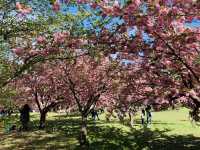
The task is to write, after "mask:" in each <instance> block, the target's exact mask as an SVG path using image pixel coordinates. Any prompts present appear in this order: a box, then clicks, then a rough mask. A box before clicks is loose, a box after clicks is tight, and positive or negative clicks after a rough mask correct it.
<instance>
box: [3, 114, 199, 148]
mask: <svg viewBox="0 0 200 150" xmlns="http://www.w3.org/2000/svg"><path fill="white" fill-rule="evenodd" d="M38 122H39V120H34V121H32V129H31V130H30V131H29V132H20V133H12V134H9V135H2V136H1V140H2V141H6V140H11V141H12V140H13V142H12V144H11V145H9V146H7V148H4V150H8V149H16V148H17V147H18V146H19V147H22V149H26V150H29V149H31V150H32V149H49V150H56V149H61V150H62V149H63V150H65V149H66V150H83V148H82V147H80V146H79V145H78V140H77V139H78V135H79V131H80V124H81V119H80V117H79V118H78V117H64V116H62V117H55V118H54V119H53V120H47V126H46V128H45V130H42V131H40V130H38V128H37V125H38ZM113 123H118V122H116V121H111V122H110V125H112V124H113ZM136 123H137V122H136ZM139 123H140V122H139V121H138V124H139ZM155 123H160V122H159V121H158V122H155ZM108 124H109V123H108V122H106V121H104V120H100V121H97V122H96V124H95V123H94V122H93V121H92V120H89V121H88V140H89V143H90V144H89V147H88V148H87V150H143V149H145V150H199V149H200V137H194V136H193V135H185V136H182V135H168V132H170V131H171V130H169V129H164V130H158V129H157V130H154V131H152V130H151V129H149V128H145V127H144V128H142V129H134V128H129V129H130V131H125V130H123V129H121V128H118V127H112V126H110V125H108ZM120 127H123V126H120ZM197 130H198V129H197ZM17 141H21V142H18V143H17ZM5 144H6V142H5V143H1V142H0V149H1V145H2V146H5Z"/></svg>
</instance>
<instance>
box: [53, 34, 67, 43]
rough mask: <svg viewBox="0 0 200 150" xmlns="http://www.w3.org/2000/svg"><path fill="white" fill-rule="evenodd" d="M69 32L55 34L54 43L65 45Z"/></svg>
mask: <svg viewBox="0 0 200 150" xmlns="http://www.w3.org/2000/svg"><path fill="white" fill-rule="evenodd" d="M68 33H69V32H63V33H62V32H56V33H54V34H53V38H54V41H55V42H56V43H58V44H62V43H64V41H65V39H66V38H67V36H68Z"/></svg>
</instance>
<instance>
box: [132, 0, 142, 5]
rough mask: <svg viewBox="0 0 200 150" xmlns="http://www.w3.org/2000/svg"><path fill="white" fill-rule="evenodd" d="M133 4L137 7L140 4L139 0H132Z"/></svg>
mask: <svg viewBox="0 0 200 150" xmlns="http://www.w3.org/2000/svg"><path fill="white" fill-rule="evenodd" d="M133 2H134V4H135V5H136V7H139V6H140V5H141V3H142V2H141V0H133Z"/></svg>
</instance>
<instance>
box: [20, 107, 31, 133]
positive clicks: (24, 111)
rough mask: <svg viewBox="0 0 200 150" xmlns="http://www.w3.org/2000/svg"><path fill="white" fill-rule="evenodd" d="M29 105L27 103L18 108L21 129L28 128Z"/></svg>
mask: <svg viewBox="0 0 200 150" xmlns="http://www.w3.org/2000/svg"><path fill="white" fill-rule="evenodd" d="M30 110H31V109H30V107H29V105H28V104H25V105H24V106H23V107H22V108H21V110H20V122H21V125H22V126H21V129H22V130H28V123H29V121H30V114H29V113H30Z"/></svg>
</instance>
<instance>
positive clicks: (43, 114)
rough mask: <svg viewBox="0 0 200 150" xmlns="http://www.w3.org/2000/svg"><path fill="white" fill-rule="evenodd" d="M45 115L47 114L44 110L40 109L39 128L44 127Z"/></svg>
mask: <svg viewBox="0 0 200 150" xmlns="http://www.w3.org/2000/svg"><path fill="white" fill-rule="evenodd" d="M46 115H47V112H46V111H41V112H40V125H39V129H44V128H45V123H46Z"/></svg>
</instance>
